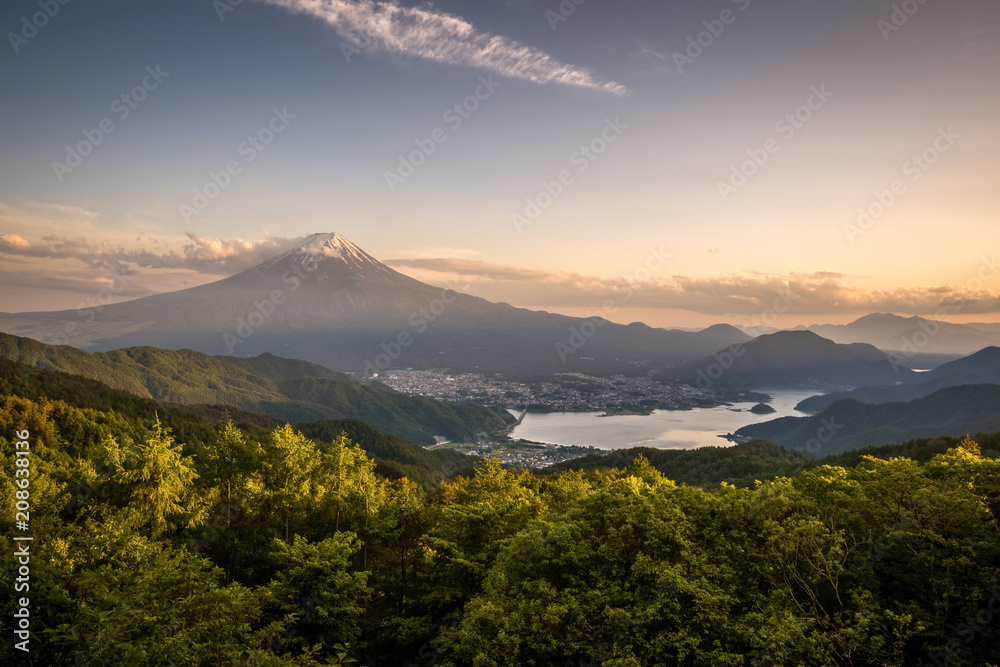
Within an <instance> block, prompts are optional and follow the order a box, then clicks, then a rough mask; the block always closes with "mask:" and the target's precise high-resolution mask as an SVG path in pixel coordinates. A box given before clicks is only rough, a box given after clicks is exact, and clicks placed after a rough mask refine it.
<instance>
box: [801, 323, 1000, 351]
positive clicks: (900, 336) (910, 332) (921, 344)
mask: <svg viewBox="0 0 1000 667" xmlns="http://www.w3.org/2000/svg"><path fill="white" fill-rule="evenodd" d="M809 331H812V332H814V333H817V334H819V335H820V336H823V337H824V338H829V339H830V340H832V341H834V342H836V343H843V344H847V343H868V344H870V345H874V346H875V347H877V348H879V349H880V350H886V351H893V352H901V353H904V354H915V353H918V352H919V353H920V354H925V355H927V354H971V353H973V352H975V351H976V350H981V349H982V348H984V347H987V346H988V345H996V344H998V343H1000V336H998V335H997V334H996V333H994V332H990V331H986V330H982V329H978V328H976V327H974V326H969V325H965V324H954V323H951V322H942V321H937V320H928V319H926V318H923V317H900V316H899V315H892V314H887V313H875V314H872V315H866V316H865V317H862V318H860V319H858V320H855V321H854V322H851V323H850V324H839V325H838V324H820V325H817V324H814V325H812V326H810V327H809Z"/></svg>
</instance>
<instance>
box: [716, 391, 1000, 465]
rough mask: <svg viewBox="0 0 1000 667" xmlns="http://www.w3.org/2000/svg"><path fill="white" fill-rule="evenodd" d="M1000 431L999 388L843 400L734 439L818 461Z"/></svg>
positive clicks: (758, 427) (758, 426) (751, 428)
mask: <svg viewBox="0 0 1000 667" xmlns="http://www.w3.org/2000/svg"><path fill="white" fill-rule="evenodd" d="M996 431H1000V385H995V384H976V385H962V386H957V387H947V388H945V389H941V390H939V391H936V392H934V393H933V394H931V395H929V396H925V397H923V398H919V399H916V400H913V401H908V402H900V403H883V404H880V405H869V404H865V403H861V402H860V401H856V400H853V399H844V400H841V401H838V402H836V403H834V404H833V405H831V406H829V407H827V408H826V409H825V410H823V411H822V412H821V413H819V414H818V415H814V416H811V417H782V418H780V419H774V420H771V421H769V422H764V423H761V424H752V425H750V426H744V427H743V428H741V429H739V430H737V431H736V433H735V434H734V435H736V436H738V437H740V438H746V439H752V440H756V439H761V440H767V441H769V442H772V443H774V444H776V445H778V446H781V447H785V448H786V449H797V450H804V451H807V452H809V453H810V454H812V455H813V456H816V457H817V458H819V457H823V456H829V455H831V454H840V453H843V452H847V451H851V450H853V449H858V448H861V447H873V446H879V445H887V444H893V443H901V442H905V441H907V440H913V439H915V438H933V437H937V436H943V435H948V436H961V435H965V434H970V433H993V432H996Z"/></svg>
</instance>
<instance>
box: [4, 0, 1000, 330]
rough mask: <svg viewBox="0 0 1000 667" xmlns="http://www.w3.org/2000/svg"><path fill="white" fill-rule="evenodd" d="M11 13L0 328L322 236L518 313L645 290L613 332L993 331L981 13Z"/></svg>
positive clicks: (666, 6) (528, 8)
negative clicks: (917, 324)
mask: <svg viewBox="0 0 1000 667" xmlns="http://www.w3.org/2000/svg"><path fill="white" fill-rule="evenodd" d="M576 3H580V4H576ZM49 5H51V7H49V12H50V14H54V15H52V16H48V15H46V14H45V8H46V7H48V6H49ZM53 7H54V8H55V9H53ZM908 12H909V13H908ZM38 26H41V27H38ZM0 28H2V30H3V33H4V34H5V39H4V42H5V43H4V44H3V46H2V47H0V118H2V119H3V122H2V123H0V151H2V156H3V157H2V160H0V281H2V284H3V290H0V311H5V312H18V311H29V310H50V309H51V310H54V309H64V308H75V307H76V306H77V305H78V304H79V303H80V302H81V301H83V300H85V299H86V298H87V297H88V296H91V295H93V294H94V293H96V292H97V291H99V290H101V289H105V288H107V287H108V286H110V285H116V286H118V287H120V289H117V292H118V293H119V296H118V298H119V299H127V298H135V297H138V296H143V295H147V294H151V293H155V292H161V291H169V290H174V289H180V288H183V287H190V286H193V285H197V284H201V283H204V282H209V281H212V280H218V279H219V278H221V277H224V276H227V275H231V274H232V273H234V272H237V271H240V270H243V269H246V268H250V267H251V266H254V265H255V264H257V263H259V262H260V261H262V260H263V259H266V258H268V257H269V256H271V255H274V254H276V253H278V252H280V251H283V250H286V249H288V248H291V247H293V246H294V245H295V244H296V243H297V242H300V241H301V239H302V238H303V237H305V236H307V235H309V234H311V233H314V232H338V233H340V234H342V235H344V236H346V237H347V238H349V239H350V240H352V241H353V242H355V243H356V244H358V245H359V246H361V247H362V248H364V249H365V250H366V251H368V252H369V253H370V254H372V255H374V256H375V257H377V258H379V259H381V260H383V261H387V262H388V263H389V264H390V265H392V266H393V267H394V268H396V269H397V270H399V271H402V272H404V273H407V274H409V275H412V276H414V277H416V278H419V279H421V280H425V281H427V282H432V283H436V284H444V283H446V282H449V281H457V284H458V285H460V286H461V288H462V289H464V290H465V291H468V292H470V293H473V294H477V295H479V296H483V297H485V298H489V299H491V300H495V301H506V302H509V303H512V304H514V305H517V306H524V307H530V308H545V309H548V310H554V311H561V312H567V313H571V314H583V313H586V312H588V311H589V310H592V309H593V308H595V307H596V306H597V305H598V304H600V303H601V302H602V301H603V296H602V295H603V294H604V293H606V292H607V291H608V290H609V289H613V288H614V286H615V285H616V284H619V283H620V282H621V281H622V280H623V279H628V280H632V281H636V282H638V283H641V285H640V287H641V289H639V290H637V291H636V297H635V298H634V299H633V301H632V302H631V303H630V304H628V307H627V308H625V309H623V310H622V311H621V312H619V313H618V314H617V315H616V316H615V317H614V318H613V319H617V320H619V321H625V322H628V321H632V320H643V321H646V322H648V323H649V324H653V325H657V326H665V325H673V326H685V327H686V326H692V327H693V326H707V325H709V324H713V323H716V322H723V321H728V322H731V323H734V324H743V323H746V322H748V321H749V320H751V319H752V318H753V316H754V315H758V314H760V313H762V312H765V311H766V310H767V309H768V308H770V307H771V305H772V304H773V303H774V302H775V300H776V299H778V298H781V295H782V294H785V295H788V294H791V295H792V298H791V299H789V301H790V304H791V305H790V307H789V308H788V312H787V314H785V315H784V316H783V317H782V319H781V321H780V323H781V324H783V325H789V326H791V325H796V324H811V323H816V322H837V323H839V322H845V321H849V320H851V319H854V318H855V317H857V316H860V315H863V314H865V313H869V312H897V313H901V314H921V315H933V314H934V313H935V311H936V310H937V309H938V307H939V305H940V304H941V303H942V302H944V301H945V300H947V299H949V298H954V297H956V296H958V295H961V296H962V297H963V298H965V299H966V301H965V306H964V308H963V309H962V311H961V312H958V313H954V314H953V315H952V319H953V321H989V322H995V321H1000V266H998V265H997V258H996V255H997V250H998V245H1000V244H998V241H1000V225H998V222H1000V216H998V212H1000V169H998V167H997V158H998V156H1000V125H998V110H1000V5H998V3H997V2H995V0H950V1H949V2H945V1H944V0H926V2H924V3H923V4H921V3H920V2H919V1H918V0H908V1H907V2H902V3H899V2H897V3H895V5H894V2H891V1H889V0H884V1H880V0H841V1H840V2H818V1H815V0H772V1H771V2H763V1H762V0H737V1H732V0H715V1H713V2H695V1H694V0H690V1H682V2H659V3H651V2H642V1H639V0H624V1H622V0H619V1H617V2H610V1H607V0H604V1H602V0H585V1H583V0H575V2H574V1H572V0H564V1H563V2H562V3H560V2H559V0H535V1H533V0H478V1H477V2H464V3H461V2H457V0H447V1H439V2H434V3H428V2H398V3H397V2H384V1H381V0H380V1H357V0H245V1H243V2H239V1H238V0H215V2H213V1H212V0H149V1H145V2H134V0H133V1H132V2H126V1H124V0H121V1H111V0H89V1H87V2H83V1H80V0H69V1H68V2H66V4H59V2H58V0H48V1H46V0H43V1H42V2H38V0H8V1H7V2H5V3H3V5H2V8H0ZM83 153H86V155H83ZM78 155H79V157H78ZM401 156H402V159H405V161H406V163H407V164H404V165H401ZM414 164H415V165H416V166H414V167H413V169H412V170H411V169H410V166H411V165H414ZM227 167H228V169H229V172H228V173H227ZM411 172H412V173H411ZM212 174H215V176H214V180H215V182H214V183H213V176H212ZM220 185H221V187H219V186H220ZM207 195H212V196H211V197H209V196H207ZM203 196H204V199H202V197H203ZM534 207H537V208H534ZM859 211H867V212H868V214H869V215H870V216H871V217H861V218H860V219H859V215H860V214H859ZM651 257H658V258H665V259H664V261H657V262H653V263H652V264H655V265H656V268H655V269H654V270H651V271H650V270H646V269H645V268H644V267H646V266H647V262H649V260H650V258H651ZM652 264H650V265H652ZM123 271H125V272H130V273H131V276H130V277H129V278H127V279H125V280H124V281H123V280H122V278H121V277H120V276H121V274H122V272H123Z"/></svg>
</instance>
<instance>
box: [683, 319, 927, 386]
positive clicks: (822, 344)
mask: <svg viewBox="0 0 1000 667" xmlns="http://www.w3.org/2000/svg"><path fill="white" fill-rule="evenodd" d="M672 373H673V375H674V377H676V378H677V379H679V380H681V381H682V382H686V383H689V384H694V385H696V386H700V387H707V386H715V387H723V388H727V389H737V388H738V389H758V388H762V387H829V386H850V387H856V386H859V385H865V384H874V383H875V382H887V381H892V382H899V381H906V380H908V379H909V378H911V377H912V376H913V375H915V373H913V372H912V371H910V370H908V369H905V368H895V367H894V366H893V364H892V362H891V361H890V360H889V358H888V357H887V356H886V354H885V353H884V352H881V351H879V350H878V349H876V348H874V347H872V346H871V345H864V344H853V345H838V344H836V343H834V342H833V341H829V340H826V339H825V338H821V337H820V336H818V335H816V334H814V333H812V332H811V331H779V332H777V333H773V334H767V335H764V336H759V337H757V338H755V339H753V340H751V341H750V342H748V343H746V344H745V345H742V346H732V347H729V348H727V349H723V350H720V351H718V352H716V353H715V354H714V355H712V356H709V357H705V358H702V359H699V360H697V361H693V362H689V363H687V364H683V365H681V366H680V367H678V368H676V369H674V370H673V371H672Z"/></svg>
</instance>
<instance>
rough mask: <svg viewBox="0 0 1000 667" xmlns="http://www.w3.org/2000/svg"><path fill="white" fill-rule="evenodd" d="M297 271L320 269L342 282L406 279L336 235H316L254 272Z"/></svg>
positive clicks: (260, 266)
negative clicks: (342, 280) (347, 279)
mask: <svg viewBox="0 0 1000 667" xmlns="http://www.w3.org/2000/svg"><path fill="white" fill-rule="evenodd" d="M331 260H334V261H331ZM295 268H297V269H298V271H294V272H295V273H296V274H298V273H301V272H302V271H303V270H306V271H308V273H313V272H315V271H317V270H319V271H321V273H322V275H327V276H330V277H337V278H340V279H344V278H351V279H354V280H358V279H364V278H367V279H374V280H386V279H397V278H398V277H402V276H401V274H399V273H398V272H396V271H394V270H392V269H390V268H389V267H388V266H386V265H385V264H383V263H382V262H380V261H378V260H377V259H375V258H374V257H372V256H371V255H369V254H368V253H366V252H365V251H364V250H362V249H361V248H359V247H358V246H356V245H355V244H353V243H351V241H349V240H348V239H347V238H345V237H343V236H341V235H340V234H337V233H335V232H331V233H327V234H313V235H312V236H310V237H309V238H307V239H306V241H305V242H304V243H303V244H302V245H300V246H299V247H298V248H295V249H294V250H290V251H288V252H286V253H284V254H283V255H279V256H277V257H275V258H274V259H270V260H268V261H266V262H264V263H263V264H261V265H259V266H257V267H256V268H255V269H253V271H254V272H255V273H257V274H266V273H273V272H275V271H280V272H284V271H285V270H289V269H295Z"/></svg>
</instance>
